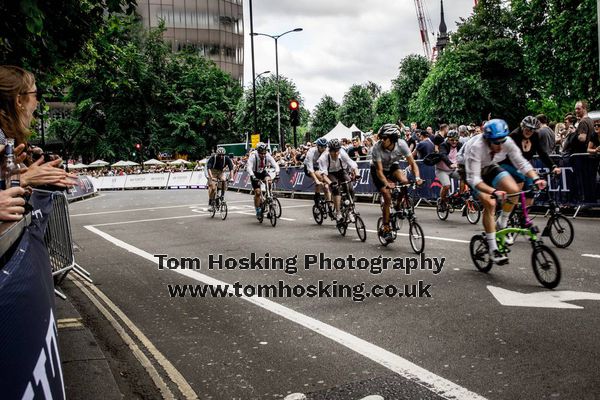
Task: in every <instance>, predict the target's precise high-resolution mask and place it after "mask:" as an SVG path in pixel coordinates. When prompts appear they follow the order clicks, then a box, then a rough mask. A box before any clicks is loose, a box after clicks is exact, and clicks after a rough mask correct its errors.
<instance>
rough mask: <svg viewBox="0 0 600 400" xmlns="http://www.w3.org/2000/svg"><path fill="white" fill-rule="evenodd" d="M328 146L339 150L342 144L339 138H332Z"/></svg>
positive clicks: (330, 148)
mask: <svg viewBox="0 0 600 400" xmlns="http://www.w3.org/2000/svg"><path fill="white" fill-rule="evenodd" d="M327 147H329V150H339V149H341V148H342V145H341V144H340V141H339V140H338V139H331V140H330V141H329V143H327Z"/></svg>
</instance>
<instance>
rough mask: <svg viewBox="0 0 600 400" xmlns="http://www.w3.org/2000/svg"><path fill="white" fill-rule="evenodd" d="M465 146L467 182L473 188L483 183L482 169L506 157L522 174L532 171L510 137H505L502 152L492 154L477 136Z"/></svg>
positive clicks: (480, 136)
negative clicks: (466, 147)
mask: <svg viewBox="0 0 600 400" xmlns="http://www.w3.org/2000/svg"><path fill="white" fill-rule="evenodd" d="M465 146H469V148H468V149H467V150H465V152H464V161H465V170H466V172H467V182H469V184H470V185H471V186H473V187H475V186H477V184H479V183H480V182H482V181H483V179H481V170H482V169H483V168H485V167H488V166H490V165H492V164H497V163H499V162H501V161H503V160H504V159H505V158H506V157H508V158H509V159H510V161H511V162H512V164H513V165H514V166H515V167H516V168H517V169H518V170H519V171H521V172H522V173H523V174H527V173H528V172H529V171H531V170H532V169H533V167H532V166H531V164H530V163H529V161H527V160H526V159H525V157H523V154H522V153H521V149H519V147H518V146H517V145H516V143H515V142H514V141H513V140H512V139H511V138H510V137H507V140H506V142H504V143H503V144H502V150H500V151H499V152H498V153H492V151H491V149H490V146H489V145H488V143H487V141H486V140H485V139H484V138H483V135H477V136H476V137H475V138H474V139H473V140H470V141H469V142H467V144H466V145H465Z"/></svg>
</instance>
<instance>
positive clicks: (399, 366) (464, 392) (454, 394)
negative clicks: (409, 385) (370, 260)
mask: <svg viewBox="0 0 600 400" xmlns="http://www.w3.org/2000/svg"><path fill="white" fill-rule="evenodd" d="M84 228H86V229H87V230H89V231H90V232H93V233H95V234H97V235H98V236H100V237H102V238H103V239H105V240H107V241H109V242H111V243H112V244H114V245H115V246H118V247H120V248H122V249H124V250H127V251H129V252H131V253H133V254H136V255H138V256H140V257H142V258H144V259H146V260H148V261H150V262H151V263H152V264H153V265H157V263H158V260H157V259H156V257H154V256H153V255H152V254H150V253H148V252H146V251H144V250H142V249H139V248H137V247H135V246H132V245H130V244H128V243H126V242H124V241H122V240H120V239H117V238H116V237H114V236H111V235H109V234H107V233H105V232H102V231H101V230H99V229H97V228H96V227H94V226H91V225H85V226H84ZM172 272H175V273H178V274H181V275H184V276H187V277H189V278H192V279H194V280H196V281H198V282H201V283H204V284H206V285H214V286H224V285H228V283H226V282H223V281H220V280H217V279H214V278H211V277H209V276H207V275H204V274H202V273H200V272H197V271H192V270H185V269H184V270H180V269H178V270H172ZM230 287H231V286H230ZM230 293H233V289H230ZM240 299H242V300H245V301H248V302H250V303H252V304H254V305H257V306H259V307H261V308H263V309H265V310H267V311H270V312H272V313H274V314H277V315H279V316H281V317H283V318H286V319H288V320H290V321H292V322H295V323H297V324H299V325H302V326H304V327H305V328H308V329H310V330H312V331H313V332H316V333H318V334H320V335H322V336H324V337H326V338H329V339H331V340H333V341H334V342H336V343H338V344H341V345H342V346H345V347H347V348H348V349H350V350H352V351H354V352H356V353H358V354H360V355H362V356H364V357H366V358H368V359H370V360H372V361H374V362H376V363H378V364H380V365H382V366H384V367H386V368H387V369H389V370H391V371H393V372H395V373H397V374H399V375H401V376H402V377H404V378H406V379H408V380H411V381H413V382H415V383H417V384H418V385H420V386H423V387H425V388H427V389H429V390H431V391H432V392H434V393H436V394H438V395H440V396H442V397H444V398H446V399H461V400H463V399H465V400H466V399H470V400H480V399H485V398H484V397H482V396H480V395H478V394H477V393H474V392H471V391H469V390H468V389H465V388H464V387H462V386H459V385H457V384H455V383H453V382H451V381H449V380H447V379H445V378H442V377H441V376H438V375H436V374H434V373H433V372H430V371H428V370H426V369H424V368H422V367H419V366H418V365H416V364H414V363H412V362H410V361H408V360H407V359H405V358H402V357H400V356H398V355H396V354H393V353H392V352H390V351H388V350H385V349H383V348H381V347H379V346H376V345H374V344H372V343H370V342H367V341H366V340H363V339H360V338H359V337H356V336H354V335H351V334H349V333H347V332H344V331H342V330H341V329H338V328H335V327H333V326H331V325H328V324H326V323H324V322H321V321H319V320H316V319H314V318H311V317H309V316H307V315H304V314H301V313H299V312H297V311H294V310H292V309H289V308H287V307H284V306H282V305H280V304H278V303H275V302H274V301H271V300H267V299H265V298H256V297H245V296H244V297H240Z"/></svg>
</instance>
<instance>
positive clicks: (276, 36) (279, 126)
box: [250, 28, 302, 148]
mask: <svg viewBox="0 0 600 400" xmlns="http://www.w3.org/2000/svg"><path fill="white" fill-rule="evenodd" d="M300 31H302V28H296V29H292V30H289V31H287V32H283V33H280V34H279V35H269V34H266V33H256V32H251V33H250V36H259V35H260V36H267V37H270V38H271V39H273V40H275V80H276V82H277V134H278V135H279V147H280V148H283V147H284V146H285V138H284V137H283V133H282V132H281V110H280V107H279V55H278V52H277V41H278V40H279V38H280V37H282V36H283V35H287V34H288V33H292V32H300Z"/></svg>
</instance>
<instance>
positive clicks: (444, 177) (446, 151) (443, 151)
mask: <svg viewBox="0 0 600 400" xmlns="http://www.w3.org/2000/svg"><path fill="white" fill-rule="evenodd" d="M461 147H462V143H460V142H459V136H458V131H455V130H451V131H449V132H448V133H447V134H446V140H444V141H443V142H442V143H440V145H439V154H440V156H441V161H440V162H439V163H437V164H436V166H435V176H437V178H438V179H439V181H440V184H441V185H442V190H441V191H440V202H441V204H440V206H441V208H442V210H445V208H446V206H447V201H448V192H449V191H450V183H451V182H450V179H451V178H454V179H460V176H459V174H458V171H457V167H458V162H457V157H458V152H459V151H460V149H461ZM462 188H463V183H462V182H461V184H460V189H462Z"/></svg>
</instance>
